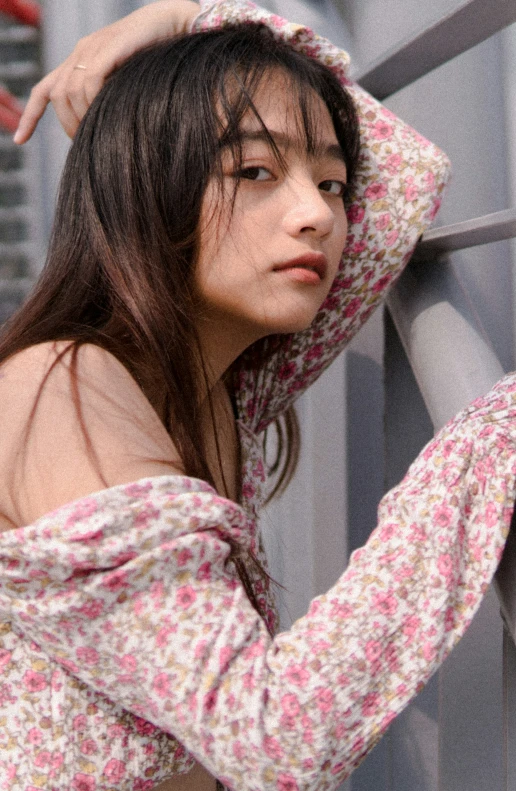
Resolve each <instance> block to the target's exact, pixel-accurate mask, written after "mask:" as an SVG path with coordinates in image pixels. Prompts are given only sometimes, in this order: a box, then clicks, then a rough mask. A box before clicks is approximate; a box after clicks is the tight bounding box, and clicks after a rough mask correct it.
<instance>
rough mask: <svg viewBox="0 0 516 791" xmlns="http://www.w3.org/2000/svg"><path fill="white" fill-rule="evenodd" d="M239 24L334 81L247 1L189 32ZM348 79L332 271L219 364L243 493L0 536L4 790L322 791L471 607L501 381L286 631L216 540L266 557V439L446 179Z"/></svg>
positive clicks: (101, 497)
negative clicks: (258, 351) (251, 344)
mask: <svg viewBox="0 0 516 791" xmlns="http://www.w3.org/2000/svg"><path fill="white" fill-rule="evenodd" d="M236 18H238V19H242V18H250V19H262V20H263V21H265V22H266V24H269V25H270V26H271V27H273V29H274V30H276V31H277V33H278V35H282V36H285V37H286V38H288V39H289V40H290V41H291V42H292V45H293V46H296V47H299V48H300V49H302V50H303V51H306V52H308V53H309V54H311V55H313V56H314V57H318V58H321V59H323V60H324V62H326V63H328V64H329V65H330V67H331V68H334V69H335V71H336V72H337V74H338V75H339V77H340V78H341V79H342V80H344V81H345V80H346V79H347V78H346V66H347V60H346V56H345V55H344V54H343V53H341V52H339V51H338V50H336V49H335V48H334V47H333V46H332V45H331V44H330V43H329V42H327V41H324V40H322V39H319V38H318V37H317V36H315V35H314V34H313V33H311V31H308V30H307V29H306V28H302V27H300V26H297V25H289V23H287V22H285V21H284V20H282V19H280V18H278V17H275V16H273V15H270V14H267V13H266V12H264V11H261V10H260V9H257V8H256V7H255V6H253V5H251V4H247V3H240V2H238V3H237V2H233V0H224V1H223V2H220V3H217V4H216V5H214V6H208V7H207V8H206V9H205V10H203V12H202V13H201V15H200V17H199V18H198V20H197V22H196V23H195V24H196V26H197V27H208V26H212V25H220V24H224V23H225V22H226V21H232V20H233V19H236ZM349 89H350V90H351V91H352V92H353V94H354V96H355V99H356V101H357V104H358V106H359V111H360V113H361V118H362V124H363V128H364V130H367V136H366V138H367V145H366V146H364V150H363V152H362V157H361V165H360V169H359V176H358V184H359V185H360V186H359V189H357V194H356V195H355V198H354V199H353V200H352V202H351V204H350V206H349V209H348V215H349V219H350V228H349V237H348V243H347V247H346V250H345V251H344V255H343V258H342V266H341V269H340V272H339V273H338V275H337V277H336V279H335V282H334V284H333V287H332V289H331V291H330V293H329V295H328V297H327V299H326V301H325V303H324V304H323V305H322V307H321V309H320V312H319V314H318V315H317V317H316V319H315V321H314V323H313V325H312V326H311V327H310V328H309V329H308V330H306V331H304V332H301V333H297V334H295V335H291V336H283V337H281V338H278V339H276V340H275V341H274V342H275V344H276V345H275V351H274V354H272V356H271V357H270V359H269V361H268V363H267V365H266V366H265V367H259V368H257V366H256V365H254V364H253V354H252V350H250V351H249V352H248V353H246V354H245V355H243V356H242V358H241V360H240V364H239V367H238V370H237V372H236V400H237V411H238V420H237V426H238V431H239V437H240V443H241V448H242V464H243V471H242V472H243V503H242V505H241V506H240V505H237V504H235V503H233V502H231V501H229V500H227V499H224V498H222V497H220V496H219V495H218V494H217V493H216V492H215V491H214V490H213V489H212V488H211V487H210V486H209V485H208V484H207V483H205V482H203V481H201V480H197V479H193V478H188V477H183V476H159V477H151V478H145V479H141V480H139V481H135V482H134V483H131V484H129V485H122V486H116V487H112V488H110V489H104V490H102V491H99V492H96V493H94V494H92V495H90V496H88V497H84V498H81V499H80V500H76V501H74V502H72V503H69V504H67V505H65V506H62V507H60V508H59V509H57V510H55V511H53V512H52V513H49V514H46V515H45V516H43V517H41V518H40V519H38V520H37V521H36V522H35V523H34V524H32V525H28V526H26V527H22V528H19V529H16V530H11V531H8V532H5V533H3V534H1V535H0V703H1V707H0V791H5V790H9V791H37V790H38V789H45V791H57V790H58V789H59V791H62V789H70V790H71V791H115V789H116V791H150V789H152V788H153V786H155V785H156V784H157V783H159V782H161V781H163V780H165V779H166V778H167V777H170V776H171V775H174V774H180V773H184V772H186V771H189V769H190V768H191V767H192V766H193V762H194V759H197V760H198V761H200V762H201V763H202V764H203V765H204V766H205V767H206V768H207V769H208V770H209V771H210V772H211V773H212V774H213V775H214V776H216V777H218V778H219V779H220V780H221V781H222V782H223V783H224V784H226V785H227V786H228V787H229V788H231V789H235V791H262V790H263V789H271V790H272V789H274V790H275V791H276V789H277V791H297V790H298V789H299V790H301V789H303V791H312V789H313V791H315V790H316V789H317V791H326V789H336V788H337V787H338V786H339V784H340V783H341V782H342V781H343V779H344V778H345V777H346V776H347V775H349V774H350V772H352V771H353V769H354V768H355V767H356V766H357V765H358V763H359V762H360V761H361V760H362V758H363V757H364V756H365V754H366V753H367V752H368V751H369V750H370V749H371V748H372V747H373V746H374V744H375V743H376V742H377V740H378V739H379V738H380V736H381V735H382V733H383V732H384V731H385V729H386V728H387V726H388V724H389V723H390V722H391V720H392V719H393V717H395V716H396V714H397V713H398V712H399V711H401V709H402V708H403V707H404V706H405V705H406V704H407V703H408V701H409V700H410V699H411V698H412V697H413V696H414V695H415V694H416V693H417V692H418V691H419V690H420V688H421V685H422V684H424V683H425V682H426V681H427V679H428V678H429V677H430V675H431V674H432V673H433V672H434V670H435V669H436V668H437V666H438V665H439V664H440V663H441V662H442V661H443V659H444V658H445V656H446V655H447V654H448V652H449V651H450V650H451V648H452V647H453V645H454V644H455V643H456V642H457V640H458V639H459V638H460V637H461V635H462V634H463V633H464V631H465V629H466V628H467V626H468V624H469V622H470V620H471V618H472V617H473V615H474V613H475V611H476V609H477V608H478V606H479V603H480V601H481V598H482V595H483V593H484V592H485V590H486V587H487V585H488V584H489V581H490V580H491V578H492V576H493V574H494V571H495V569H496V566H497V563H498V561H499V558H500V556H501V552H502V549H503V546H504V541H505V538H506V535H507V531H508V527H509V523H510V520H511V515H512V510H513V502H514V497H515V489H516V487H515V473H516V376H508V377H506V378H505V379H503V380H502V381H501V382H500V383H499V384H498V385H497V386H496V387H495V388H494V389H493V390H492V391H491V392H490V393H489V394H488V395H487V396H486V397H485V398H483V399H479V400H477V401H476V402H475V403H474V404H472V405H471V406H470V407H468V408H467V409H465V410H463V411H462V412H461V413H460V414H459V415H458V416H457V417H456V418H455V419H454V420H453V421H451V422H450V423H449V424H448V425H447V426H446V427H445V428H444V429H443V430H442V431H441V432H440V433H439V434H438V435H437V437H436V438H435V439H434V440H433V441H432V442H431V443H430V444H429V445H428V446H427V447H426V448H425V449H424V450H423V451H422V453H421V454H420V456H419V457H418V459H417V460H416V461H415V462H414V464H413V465H412V466H411V468H410V469H409V471H408V473H407V476H406V477H405V479H404V480H403V481H402V483H401V484H400V485H399V486H398V487H396V488H395V489H393V490H392V491H391V492H390V493H389V494H387V495H386V496H385V498H384V499H383V500H382V502H381V504H380V508H379V514H378V520H379V521H378V527H377V528H376V529H375V531H374V532H373V533H372V535H371V537H370V539H369V541H368V542H367V544H366V545H365V547H363V548H362V549H360V550H358V551H356V552H355V553H354V554H353V555H352V557H351V560H350V563H349V566H348V568H347V569H346V571H344V573H343V574H342V576H341V577H340V579H339V580H338V582H337V583H336V584H335V585H334V586H333V587H332V588H331V589H330V590H329V591H328V592H327V593H326V594H325V595H323V596H319V597H318V598H316V599H314V600H313V602H312V604H311V606H310V609H309V612H308V614H307V615H306V616H304V617H303V618H300V619H299V620H298V621H297V622H296V623H295V624H294V625H293V627H292V628H291V629H290V630H289V631H287V632H284V633H282V634H277V635H276V636H275V637H271V636H270V634H269V630H268V629H267V625H266V623H265V622H264V620H262V619H261V618H260V617H259V616H258V614H257V613H256V611H255V610H254V609H253V607H252V606H251V604H250V602H249V600H248V598H247V596H246V594H245V591H244V589H243V587H242V585H241V583H240V580H239V578H238V577H237V575H236V572H235V570H234V567H233V564H227V563H226V559H227V557H228V553H229V551H230V543H231V544H233V543H235V542H237V543H239V544H240V545H241V546H242V547H243V548H244V549H245V548H247V549H253V550H255V551H256V552H258V554H259V555H260V553H261V549H260V542H259V536H258V535H257V529H256V515H257V510H258V508H259V506H260V504H261V502H262V501H263V498H264V495H265V484H266V480H265V478H266V476H265V468H264V463H263V457H262V449H261V437H260V435H261V433H262V432H263V430H264V429H265V428H266V427H267V425H268V424H269V423H270V422H271V421H272V420H273V419H274V418H275V417H276V416H278V415H279V414H281V412H282V411H284V410H285V409H286V408H287V407H288V406H289V405H290V403H292V401H293V400H294V399H295V398H296V397H297V396H298V395H299V394H300V393H301V392H302V391H303V390H304V389H305V388H306V387H308V386H309V385H310V384H311V383H312V382H313V381H314V380H315V379H316V378H317V376H318V375H319V374H320V373H321V372H322V370H323V369H324V368H325V367H326V366H327V365H329V363H330V362H331V361H332V359H334V357H335V356H336V355H337V354H338V353H339V352H340V351H341V350H342V348H343V347H344V346H345V344H346V343H347V341H348V340H349V339H350V338H351V337H352V335H353V334H354V333H355V332H356V331H357V329H358V328H359V327H360V326H361V324H362V323H363V322H364V321H365V320H366V318H367V317H368V316H369V315H370V313H371V311H372V310H373V309H374V308H375V306H376V305H377V304H378V303H379V301H380V300H381V298H382V297H383V295H384V292H385V289H386V288H387V286H388V285H389V284H390V283H391V282H392V281H393V280H394V279H395V277H396V276H397V275H398V274H399V273H400V271H401V269H402V268H403V265H404V264H405V263H406V261H407V260H408V258H409V256H410V253H411V251H412V249H413V248H414V246H415V244H416V242H417V239H418V237H419V236H420V235H421V233H422V232H423V231H424V229H425V228H426V227H427V226H428V224H429V223H430V222H431V220H432V218H433V216H434V214H435V212H436V209H437V206H438V203H439V196H440V193H441V190H442V188H443V185H444V182H445V180H446V177H447V172H448V163H447V160H446V158H445V157H444V155H443V154H442V153H441V152H439V151H438V150H437V149H436V148H435V147H434V146H432V144H430V143H428V141H426V140H424V139H423V138H421V137H420V136H419V135H417V133H415V132H414V131H413V130H411V129H410V128H409V127H407V126H406V125H405V124H403V122H401V121H400V120H399V119H397V118H395V117H394V116H392V114H391V113H389V112H388V111H387V110H385V108H383V107H382V106H381V105H379V104H378V103H377V102H375V101H374V100H373V99H371V97H368V96H367V94H365V93H364V92H363V91H361V90H360V89H359V88H357V87H356V86H349ZM336 529H339V528H338V526H336ZM261 560H262V562H265V558H263V556H261ZM260 584H262V583H261V582H260V581H256V587H257V593H258V595H259V596H261V597H263V604H264V607H265V608H266V609H267V620H268V622H269V626H270V627H271V630H272V631H274V629H275V627H276V616H275V610H274V604H273V601H272V598H271V594H270V591H265V590H263V589H261V588H259V587H258V586H259V585H260Z"/></svg>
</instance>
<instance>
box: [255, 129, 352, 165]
mask: <svg viewBox="0 0 516 791" xmlns="http://www.w3.org/2000/svg"><path fill="white" fill-rule="evenodd" d="M239 138H240V140H241V142H242V143H246V142H255V141H259V142H262V143H265V144H266V145H270V138H272V139H273V141H274V143H275V144H276V145H277V146H278V148H283V149H285V150H286V149H288V148H294V149H295V148H298V149H299V148H302V149H303V150H305V149H306V146H305V144H304V143H303V144H302V145H301V144H300V141H299V139H298V138H296V137H292V136H291V135H288V134H285V133H284V132H277V131H274V130H273V129H270V130H268V134H267V132H266V131H265V130H263V129H259V130H256V131H247V132H246V131H245V130H244V131H242V132H241V133H240V135H239ZM310 158H311V159H312V158H313V159H315V158H326V159H335V160H337V161H338V162H341V163H342V164H344V165H345V164H346V158H345V156H344V151H343V150H342V148H341V147H340V146H339V144H338V143H328V144H325V143H324V141H319V142H318V143H316V144H315V145H314V151H313V153H311V154H310Z"/></svg>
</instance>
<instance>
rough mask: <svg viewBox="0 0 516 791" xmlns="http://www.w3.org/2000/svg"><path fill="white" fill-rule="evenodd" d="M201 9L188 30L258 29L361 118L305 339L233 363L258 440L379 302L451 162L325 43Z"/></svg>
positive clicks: (296, 29)
mask: <svg viewBox="0 0 516 791" xmlns="http://www.w3.org/2000/svg"><path fill="white" fill-rule="evenodd" d="M201 7H202V8H203V11H202V13H201V14H200V15H199V17H198V18H197V20H196V22H195V24H194V29H196V30H199V29H207V28H211V27H219V26H222V25H224V24H228V23H232V22H239V21H243V20H250V21H256V22H263V23H265V24H266V25H267V26H268V27H270V28H271V29H272V30H273V32H274V33H275V34H276V35H277V36H278V37H280V38H282V39H284V40H286V41H288V42H289V43H290V45H291V46H292V47H293V48H294V49H296V50H298V51H300V52H304V53H305V54H307V55H309V56H311V57H313V58H317V59H319V60H321V61H322V62H323V63H325V64H326V65H327V66H329V67H330V69H332V70H333V71H334V73H335V74H336V76H337V77H338V79H339V80H340V82H341V83H342V84H343V85H344V86H345V87H346V88H347V90H348V91H349V93H350V94H351V96H352V97H353V99H354V101H355V104H356V106H357V110H358V114H359V118H360V131H361V150H360V161H359V166H358V170H357V176H356V181H355V185H356V186H355V191H354V194H353V195H352V196H351V197H350V199H349V203H348V206H347V216H348V223H349V228H348V238H347V243H346V248H345V250H344V252H343V255H342V260H341V263H340V268H339V271H338V274H337V276H336V278H335V280H334V282H333V285H332V288H331V290H330V292H329V294H328V296H327V298H326V300H325V301H324V303H323V305H322V306H321V309H320V311H319V313H318V314H317V316H316V318H315V320H314V322H313V323H312V325H311V326H310V327H309V328H308V329H307V330H305V331H303V332H299V333H295V334H291V335H283V336H276V337H274V338H272V337H271V338H270V339H269V341H268V344H269V348H270V354H269V358H268V363H267V365H265V366H263V365H261V366H259V367H257V359H258V360H261V357H258V358H257V356H256V354H257V348H258V347H257V346H255V347H254V348H253V347H251V349H250V350H248V352H246V353H244V354H243V355H242V357H241V358H240V360H239V365H238V367H237V372H236V376H237V384H236V389H237V402H238V410H239V414H240V417H241V419H242V420H244V421H245V422H246V423H247V425H248V426H249V428H250V429H251V430H253V431H255V432H256V433H259V432H261V431H263V429H265V428H266V427H267V425H268V424H269V423H270V422H271V421H272V420H274V419H275V418H276V417H278V416H279V415H280V414H281V413H282V412H283V411H285V409H287V407H288V406H290V404H291V403H292V402H293V401H294V400H295V399H296V398H297V397H298V396H299V395H300V394H301V393H302V392H304V391H305V390H306V389H307V387H309V386H310V385H311V384H312V383H313V382H314V381H315V380H316V379H317V378H318V377H319V376H320V375H321V373H322V372H323V371H324V370H325V368H327V367H328V365H329V364H330V363H331V362H332V361H333V360H334V359H335V357H336V356H337V355H338V354H339V353H340V352H341V351H342V349H343V348H344V347H345V346H346V345H347V344H348V343H349V341H350V340H351V338H352V337H353V336H354V335H355V334H356V332H357V331H358V330H359V329H360V327H361V326H362V324H363V323H364V322H365V321H366V319H367V318H369V316H370V315H371V313H372V312H373V311H374V310H375V308H376V307H377V306H378V305H379V304H380V303H381V301H382V300H383V299H384V297H385V293H386V291H387V289H388V288H389V287H390V286H391V285H392V284H393V283H394V282H395V280H396V278H397V277H398V276H399V275H400V274H401V272H402V270H403V268H404V266H405V265H406V263H407V262H408V260H409V259H410V256H411V255H412V253H413V251H414V248H415V246H416V244H417V241H418V239H419V237H420V236H421V235H422V234H423V232H424V231H425V230H426V229H427V228H428V226H429V225H430V224H431V223H432V221H433V219H434V217H435V215H436V213H437V210H438V208H439V206H440V202H441V196H442V192H443V189H444V186H445V184H446V182H447V180H448V176H449V161H448V159H447V157H446V155H445V154H443V152H442V151H440V150H439V149H438V148H437V147H436V146H434V145H433V144H432V143H430V142H429V141H428V140H426V139H425V138H424V137H422V136H421V135H420V134H418V133H417V132H416V131H414V129H412V128H411V127H410V126H408V125H407V124H405V123H404V122H403V121H402V120H400V119H399V118H397V117H396V116H395V115H394V114H393V113H392V112H391V111H390V110H388V109H387V108H386V107H384V106H383V105H381V104H380V103H379V102H378V101H376V100H375V99H374V98H373V97H371V96H370V95H369V94H368V93H366V92H365V91H364V90H363V89H361V88H360V87H359V86H358V85H356V84H355V83H352V82H350V80H349V79H348V77H347V72H348V66H349V56H348V55H347V53H346V52H343V51H342V50H339V49H338V48H337V47H335V46H334V45H333V44H331V43H330V42H329V41H328V40H327V39H324V38H322V37H320V36H318V35H316V34H315V33H313V31H312V30H310V29H309V28H307V27H305V26H303V25H297V24H292V23H289V22H287V21H286V20H285V19H282V18H281V17H279V16H277V15H275V14H270V13H268V12H267V11H264V10H263V9H261V8H258V7H257V6H255V5H254V4H253V3H250V2H245V0H221V2H217V3H214V4H213V3H210V2H204V3H201Z"/></svg>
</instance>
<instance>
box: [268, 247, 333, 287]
mask: <svg viewBox="0 0 516 791" xmlns="http://www.w3.org/2000/svg"><path fill="white" fill-rule="evenodd" d="M327 268H328V263H327V261H326V256H325V255H324V254H323V253H305V255H300V256H298V257H297V258H292V259H291V260H290V261H284V262H283V263H281V264H276V266H275V267H274V268H273V270H272V271H273V272H285V271H287V272H288V273H289V274H291V275H292V277H295V279H296V280H300V281H301V282H306V283H320V282H321V280H324V278H325V276H326V270H327Z"/></svg>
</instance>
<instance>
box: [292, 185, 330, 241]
mask: <svg viewBox="0 0 516 791" xmlns="http://www.w3.org/2000/svg"><path fill="white" fill-rule="evenodd" d="M286 200H287V207H286V211H285V214H284V226H285V229H286V231H287V233H289V234H290V235H292V236H298V235H299V234H309V235H313V236H314V237H316V238H324V237H325V236H328V235H329V234H330V233H331V232H332V230H333V227H334V224H335V214H334V212H333V209H332V207H331V206H330V205H329V203H328V200H327V199H326V198H325V197H324V194H323V193H322V192H321V190H320V189H319V187H318V186H317V184H314V182H313V181H311V180H308V179H303V180H302V181H301V180H299V179H296V180H295V181H294V180H293V183H292V184H291V185H290V188H289V190H288V195H287V196H286Z"/></svg>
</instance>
